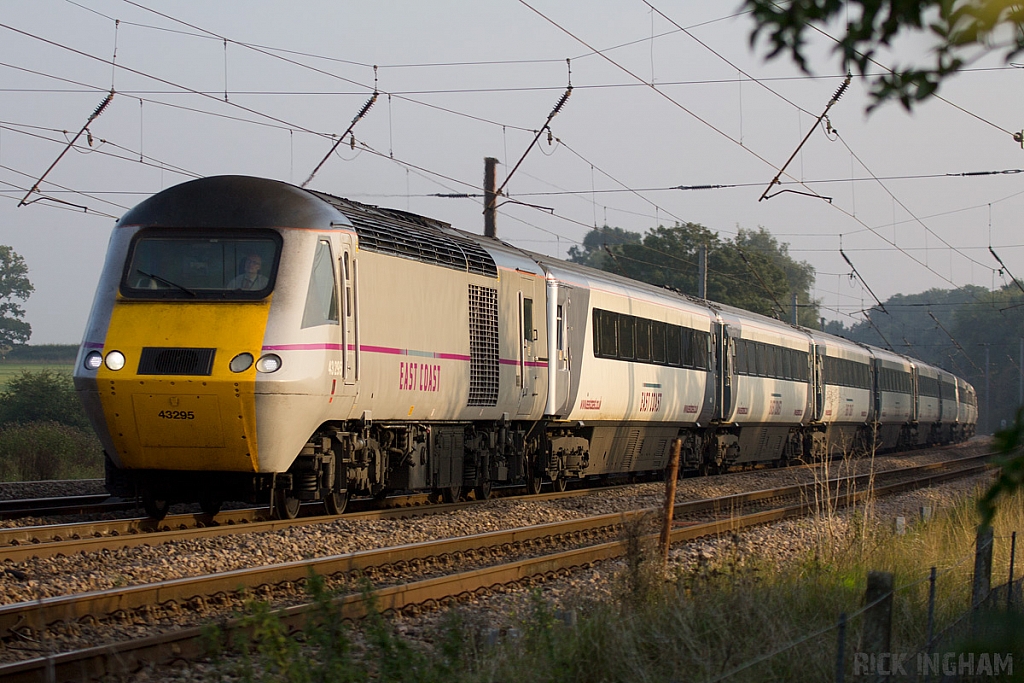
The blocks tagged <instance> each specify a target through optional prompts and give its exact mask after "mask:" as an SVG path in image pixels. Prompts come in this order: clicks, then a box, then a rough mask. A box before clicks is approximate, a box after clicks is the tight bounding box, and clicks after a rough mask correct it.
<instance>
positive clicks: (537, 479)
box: [526, 472, 544, 495]
mask: <svg viewBox="0 0 1024 683" xmlns="http://www.w3.org/2000/svg"><path fill="white" fill-rule="evenodd" d="M543 485H544V477H542V476H541V475H539V474H534V473H532V472H531V473H530V474H528V475H526V491H527V492H528V493H529V494H530V495H535V494H537V493H540V488H541V486H543Z"/></svg>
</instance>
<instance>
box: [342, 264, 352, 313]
mask: <svg viewBox="0 0 1024 683" xmlns="http://www.w3.org/2000/svg"><path fill="white" fill-rule="evenodd" d="M344 261H345V273H344V275H345V315H346V316H348V317H349V318H351V317H352V277H351V276H350V275H349V272H348V267H349V266H348V252H347V251H346V252H345V258H344Z"/></svg>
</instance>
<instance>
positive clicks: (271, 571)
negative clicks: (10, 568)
mask: <svg viewBox="0 0 1024 683" xmlns="http://www.w3.org/2000/svg"><path fill="white" fill-rule="evenodd" d="M979 457H980V456H972V457H970V458H962V459H959V461H964V460H966V461H972V460H973V461H976V460H978V459H979ZM959 461H951V462H953V463H954V464H956V463H957V462H959ZM938 465H939V463H931V464H929V465H921V466H917V467H914V468H909V469H911V470H913V471H921V472H930V471H932V470H935V469H940V468H938V467H937V466H938ZM986 467H987V465H985V464H979V465H973V466H972V465H968V467H967V468H960V469H956V470H953V472H952V475H953V476H962V473H963V472H964V471H965V469H967V470H972V469H977V470H981V469H984V468H986ZM945 474H950V473H949V472H947V473H945ZM869 476H870V475H869V474H866V475H855V476H849V477H838V478H835V479H832V480H829V481H828V482H827V486H828V488H829V492H830V494H832V495H835V493H833V490H832V487H833V486H835V487H836V491H838V489H839V488H840V487H841V486H842V485H843V484H844V483H845V484H847V492H849V491H850V486H852V485H854V484H856V483H857V482H860V481H864V480H865V478H866V477H869ZM927 476H941V475H936V474H930V475H927ZM897 485H898V484H897ZM820 487H821V484H815V483H809V484H799V485H794V486H787V487H782V488H776V489H764V490H761V491H753V492H747V493H738V494H732V495H729V496H723V497H720V498H708V499H702V500H697V501H689V502H684V503H679V504H677V505H676V506H675V511H676V512H675V514H676V515H677V516H682V515H684V514H692V513H694V512H697V511H711V512H712V513H715V514H721V513H725V514H728V515H730V516H733V515H734V513H735V510H737V509H738V508H741V507H742V506H743V505H744V504H748V503H750V502H756V501H766V500H770V499H773V498H783V497H792V496H794V495H795V496H800V495H801V494H806V493H807V492H808V491H812V490H813V489H815V488H820ZM653 512H654V509H653V508H649V509H641V510H633V511H629V512H615V513H608V514H604V515H597V516H593V517H586V518H582V519H575V520H568V521H560V522H549V523H547V524H540V525H535V526H531V527H521V528H515V529H506V530H500V531H492V532H486V533H481V534H473V535H470V536H460V537H455V538H446V539H438V540H431V541H422V542H418V543H411V544H405V545H400V546H392V547H386V548H378V549H372V550H364V551H358V552H354V553H346V554H342V555H333V556H329V557H323V558H316V559H304V560H295V561H292V562H285V563H280V564H274V565H265V566H260V567H249V568H244V569H235V570H231V571H227V572H220V573H216V574H208V575H202V576H191V577H183V578H177V579H169V580H165V581H158V582H154V583H147V584H137V585H132V586H122V587H118V588H108V589H103V590H97V591H89V592H85V593H79V594H75V595H66V596H57V597H50V598H41V599H39V600H34V601H31V602H18V603H10V604H6V605H0V634H7V633H9V632H10V631H11V630H12V629H17V628H20V627H24V626H25V625H29V626H30V627H31V628H33V629H39V628H42V627H45V626H47V625H50V624H53V623H56V622H74V621H78V620H79V619H83V618H101V619H102V618H106V617H107V616H109V615H112V614H115V613H119V612H126V613H130V612H133V611H136V610H140V609H143V608H148V607H152V606H155V605H167V604H169V603H171V602H173V603H176V604H183V603H187V602H189V601H195V600H196V599H197V598H198V599H199V600H200V601H202V600H205V599H207V598H209V597H210V596H216V595H218V594H224V595H227V594H231V593H233V592H235V591H237V590H238V589H241V588H244V589H250V590H251V589H254V588H257V587H259V586H262V585H278V584H285V583H296V582H301V581H304V580H305V578H306V577H307V576H308V575H309V573H310V572H313V573H315V574H318V575H323V576H330V575H334V574H338V573H352V572H361V571H366V570H368V569H371V568H381V567H387V566H398V567H404V566H409V565H413V566H415V565H416V564H419V565H423V564H425V563H428V562H434V561H436V560H435V558H439V557H451V556H457V555H458V554H460V553H462V554H464V553H467V552H479V551H481V550H483V549H493V548H501V547H503V546H505V547H507V546H510V545H517V544H524V543H528V542H531V541H537V540H540V539H546V538H551V537H558V538H566V539H571V538H572V537H573V536H579V535H586V534H591V535H593V534H595V533H601V532H605V533H607V532H609V531H612V530H615V529H616V528H617V527H618V526H620V525H621V524H622V523H624V522H626V521H627V520H630V519H634V518H637V517H640V516H642V515H645V514H651V513H653Z"/></svg>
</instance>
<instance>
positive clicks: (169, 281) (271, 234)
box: [75, 176, 338, 516]
mask: <svg viewBox="0 0 1024 683" xmlns="http://www.w3.org/2000/svg"><path fill="white" fill-rule="evenodd" d="M337 216H338V214H336V213H335V212H334V211H333V210H331V209H330V208H329V207H327V205H326V204H324V203H323V202H320V201H318V200H316V199H315V198H313V197H312V196H311V195H309V194H308V193H306V192H304V191H302V190H300V189H298V188H295V187H293V186H289V185H286V184H283V183H277V182H274V181H267V180H262V179H256V178H246V177H240V176H222V177H214V178H205V179H201V180H197V181H192V182H189V183H184V184H182V185H178V186H176V187H173V188H170V189H168V190H165V191H163V192H161V193H159V194H157V195H155V196H154V197H151V198H150V199H148V200H146V201H145V202H143V203H142V204H140V205H139V206H137V207H135V208H134V209H132V210H131V211H130V212H129V213H127V214H126V215H125V216H124V217H123V218H122V219H121V220H120V221H119V222H118V224H117V226H116V227H115V228H114V231H113V235H112V236H111V240H110V245H109V248H108V252H107V258H106V263H105V265H104V269H103V273H102V275H101V279H100V284H99V288H98V291H97V294H96V298H95V301H94V303H93V308H92V312H91V315H90V319H89V323H88V325H87V327H86V332H85V335H84V339H83V343H82V347H81V349H80V351H79V356H78V360H77V362H76V368H75V386H76V389H77V390H78V392H79V395H80V397H81V399H82V401H83V404H84V405H85V408H86V412H87V413H88V415H89V417H90V419H91V421H92V423H93V425H94V427H95V428H96V431H97V434H98V435H99V437H100V440H101V442H102V443H103V446H104V450H105V452H106V455H107V485H108V489H110V490H111V491H112V492H113V493H115V494H118V495H123V496H135V495H140V496H142V497H143V500H144V502H145V503H146V507H147V511H149V512H150V514H152V515H154V516H162V514H164V513H166V507H167V505H168V504H169V503H170V502H174V501H176V500H182V501H196V500H198V501H200V502H202V503H203V506H204V509H207V510H208V511H211V512H212V511H215V510H216V508H217V507H218V506H219V503H220V501H223V500H225V499H242V500H245V499H253V498H254V497H256V495H257V493H258V492H259V490H260V488H261V482H260V477H259V475H260V472H261V466H260V462H261V461H260V457H259V443H258V439H257V424H256V414H257V406H256V404H257V399H256V384H257V381H258V379H257V378H258V377H259V376H260V373H269V372H273V371H274V370H276V367H275V364H276V363H280V359H279V358H278V357H277V356H276V355H274V354H263V352H262V346H263V341H264V336H265V333H266V330H267V323H268V318H269V316H270V313H271V307H272V302H273V300H274V292H275V287H277V285H278V280H279V277H278V276H279V274H280V271H281V261H282V252H283V251H284V249H283V247H284V240H283V239H282V229H283V228H295V227H299V228H329V227H330V226H331V223H332V221H334V220H336V219H337ZM262 469H265V468H262Z"/></svg>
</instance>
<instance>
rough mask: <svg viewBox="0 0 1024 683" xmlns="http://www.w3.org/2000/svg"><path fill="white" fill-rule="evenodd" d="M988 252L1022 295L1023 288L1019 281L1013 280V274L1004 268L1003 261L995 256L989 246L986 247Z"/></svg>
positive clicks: (997, 255)
mask: <svg viewBox="0 0 1024 683" xmlns="http://www.w3.org/2000/svg"><path fill="white" fill-rule="evenodd" d="M988 251H989V253H990V254H992V256H993V257H994V258H995V260H996V261H998V262H999V265H1000V267H1001V268H1002V269H1003V270H1005V271H1006V274H1007V275H1009V276H1010V279H1011V280H1013V284H1015V285H1016V286H1017V289H1019V290H1020V291H1021V292H1022V293H1024V287H1022V286H1021V284H1020V280H1018V279H1017V278H1015V277H1014V276H1013V273H1011V272H1010V269H1009V268H1007V267H1006V264H1005V263H1003V259H1001V258H999V254H997V253H996V252H995V250H994V249H993V248H992V245H991V244H990V245H989V247H988Z"/></svg>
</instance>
